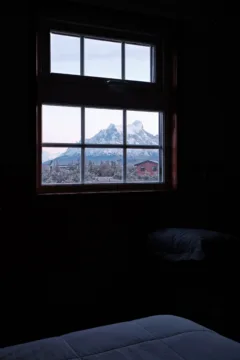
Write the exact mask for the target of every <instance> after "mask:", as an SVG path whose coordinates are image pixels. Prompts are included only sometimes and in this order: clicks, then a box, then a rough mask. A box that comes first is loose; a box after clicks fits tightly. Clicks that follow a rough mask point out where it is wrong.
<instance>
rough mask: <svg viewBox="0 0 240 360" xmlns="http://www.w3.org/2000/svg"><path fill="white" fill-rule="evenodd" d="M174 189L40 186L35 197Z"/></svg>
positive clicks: (154, 186) (168, 188)
mask: <svg viewBox="0 0 240 360" xmlns="http://www.w3.org/2000/svg"><path fill="white" fill-rule="evenodd" d="M174 190H175V189H174V188H173V187H172V186H171V185H169V184H134V185H132V184H118V185H116V184H114V185H112V186H111V185H109V184H107V185H105V184H101V185H95V184H94V185H75V186H74V185H73V186H41V187H40V188H38V189H37V195H40V196H42V195H43V196H45V195H83V194H121V193H147V192H149V193H150V192H169V191H174Z"/></svg>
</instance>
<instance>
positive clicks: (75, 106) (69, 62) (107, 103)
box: [37, 22, 171, 192]
mask: <svg viewBox="0 0 240 360" xmlns="http://www.w3.org/2000/svg"><path fill="white" fill-rule="evenodd" d="M159 49H160V50H159ZM37 54H38V59H37V60H38V61H37V62H38V69H39V70H38V74H37V80H38V90H39V91H38V94H39V97H38V104H37V130H38V131H37V146H38V151H37V155H38V156H37V187H38V190H39V191H40V192H65V191H66V192H68V191H71V192H82V191H83V192H84V191H86V192H88V191H90V192H91V191H94V192H95V191H111V190H113V191H115V190H118V191H122V190H140V189H141V190H145V189H146V190H156V189H160V188H162V187H164V186H165V187H166V186H167V185H168V183H169V179H170V177H169V175H170V173H169V169H170V165H171V164H170V163H169V160H168V149H167V143H168V141H167V140H168V136H169V134H170V132H169V129H170V127H169V126H168V124H170V121H168V117H169V113H168V112H169V110H168V108H169V104H168V98H167V96H166V94H167V92H165V90H164V83H165V74H164V73H163V71H162V70H163V68H165V67H163V62H164V56H163V52H162V45H161V46H160V45H159V42H158V41H157V40H156V39H155V38H152V36H148V37H147V38H146V36H145V35H144V36H141V35H138V36H136V38H135V35H134V34H133V36H132V37H129V34H124V33H118V32H117V31H114V32H113V31H111V30H109V37H108V38H106V31H105V32H104V35H103V34H101V31H100V29H85V28H84V27H80V26H76V25H75V24H69V25H68V27H67V28H66V27H65V25H64V24H61V22H60V23H59V22H58V23H57V24H55V23H53V22H48V23H47V22H45V23H44V26H43V27H42V28H41V31H40V32H39V34H38V48H37ZM158 63H160V65H159V67H157V66H156V64H158ZM169 158H170V157H169ZM153 163H155V164H157V165H153Z"/></svg>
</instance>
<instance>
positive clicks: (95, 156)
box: [55, 120, 159, 161]
mask: <svg viewBox="0 0 240 360" xmlns="http://www.w3.org/2000/svg"><path fill="white" fill-rule="evenodd" d="M86 143H87V144H102V145H103V144H114V145H118V144H119V145H122V143H123V128H122V126H119V125H118V126H116V125H114V124H110V125H109V126H108V127H107V128H106V129H103V130H100V131H99V132H98V133H97V134H96V135H94V136H93V137H92V138H90V139H86ZM127 143H128V144H131V145H158V143H159V137H158V135H152V134H150V133H149V132H147V131H146V130H144V127H143V124H142V123H141V121H139V120H136V121H134V122H133V123H132V124H129V125H128V126H127ZM122 153H123V152H122V149H120V148H119V149H113V148H112V149H108V148H106V149H101V148H99V149H97V148H92V149H89V148H88V149H86V150H85V154H86V157H87V158H88V159H91V160H94V161H101V160H103V161H104V160H106V159H109V160H117V159H118V158H119V157H120V156H121V157H122ZM136 154H137V158H138V159H141V158H144V159H145V158H155V160H156V158H157V153H156V150H155V151H152V150H148V149H143V150H141V151H140V150H138V151H137V152H136V150H135V149H129V150H128V152H127V155H128V159H130V158H133V159H136ZM79 155H80V149H77V148H68V149H67V151H66V152H64V153H63V154H62V155H60V156H58V157H57V159H58V160H59V161H61V158H62V157H64V159H66V157H69V160H70V161H74V159H75V158H79ZM55 159H56V158H55Z"/></svg>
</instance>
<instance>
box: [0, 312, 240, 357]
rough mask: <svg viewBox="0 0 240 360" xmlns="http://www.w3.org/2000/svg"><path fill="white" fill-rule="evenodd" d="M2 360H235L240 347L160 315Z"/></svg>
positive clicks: (15, 349)
mask: <svg viewBox="0 0 240 360" xmlns="http://www.w3.org/2000/svg"><path fill="white" fill-rule="evenodd" d="M0 359H1V360H240V344H239V343H237V342H234V341H232V340H230V339H227V338H225V337H223V336H220V335H219V334H217V333H215V332H214V331H211V330H209V329H206V328H204V327H203V326H201V325H198V324H196V323H194V322H192V321H190V320H186V319H183V318H180V317H176V316H171V315H159V316H152V317H148V318H143V319H139V320H134V321H129V322H125V323H119V324H114V325H108V326H102V327H98V328H94V329H89V330H84V331H79V332H74V333H71V334H66V335H63V336H60V337H55V338H49V339H45V340H39V341H34V342H30V343H26V344H21V345H15V346H11V347H6V348H2V349H0Z"/></svg>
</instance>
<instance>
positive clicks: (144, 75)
mask: <svg viewBox="0 0 240 360" xmlns="http://www.w3.org/2000/svg"><path fill="white" fill-rule="evenodd" d="M150 54H151V47H150V46H140V45H131V44H126V45H125V78H126V80H135V81H146V82H150V81H151V71H150V63H151V56H150Z"/></svg>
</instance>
